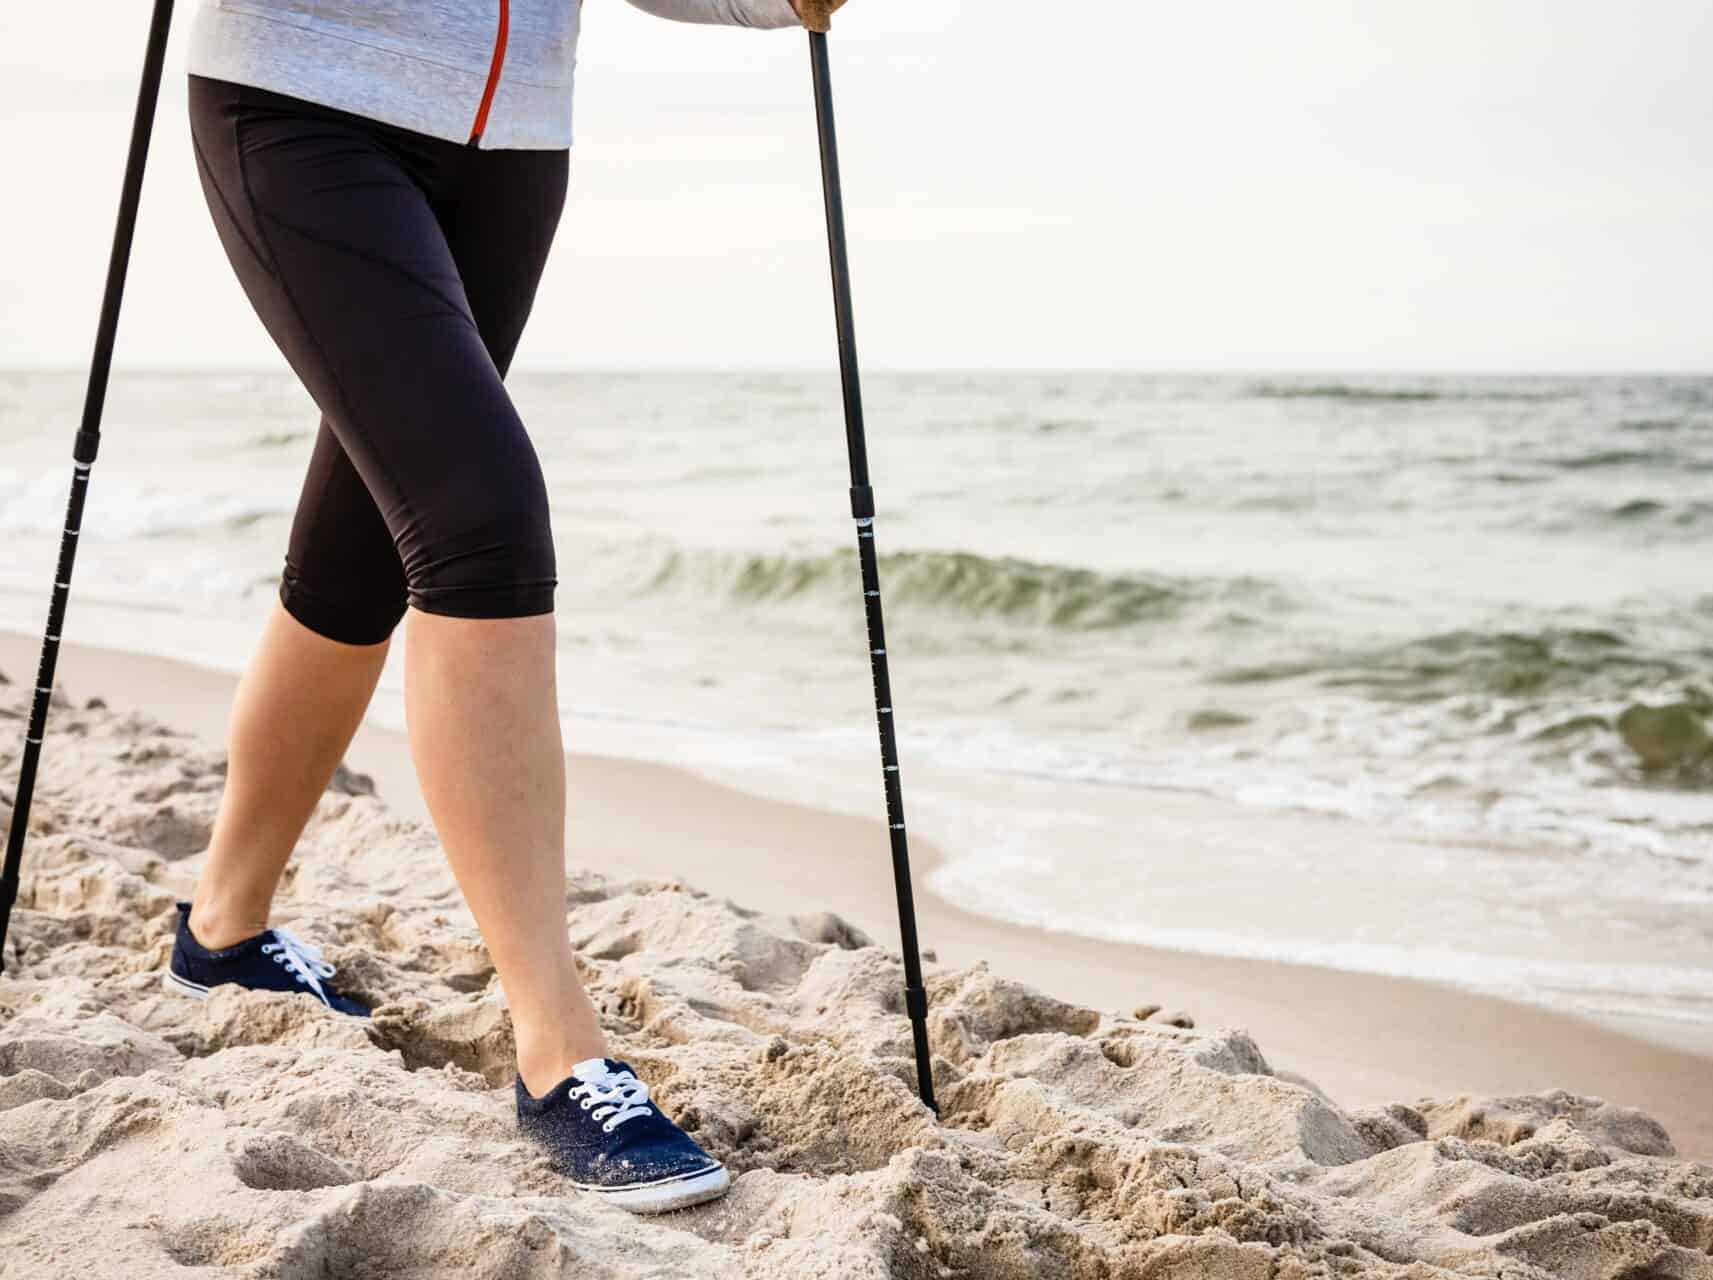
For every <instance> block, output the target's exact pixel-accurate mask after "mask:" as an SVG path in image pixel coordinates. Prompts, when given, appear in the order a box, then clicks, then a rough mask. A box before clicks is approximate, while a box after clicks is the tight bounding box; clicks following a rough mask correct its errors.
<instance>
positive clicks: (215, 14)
mask: <svg viewBox="0 0 1713 1280" xmlns="http://www.w3.org/2000/svg"><path fill="white" fill-rule="evenodd" d="M630 3H631V4H633V5H635V6H636V7H637V8H639V9H643V10H645V11H647V12H649V13H653V14H658V15H659V16H661V17H663V18H674V19H676V20H678V21H680V22H709V23H723V24H726V25H730V26H740V27H789V26H794V25H795V24H796V23H797V15H796V13H795V11H794V10H793V9H792V7H791V3H790V0H630ZM581 13H582V3H581V0H202V3H201V6H200V8H199V9H198V11H197V15H196V21H195V25H194V26H193V28H192V30H191V42H190V57H189V60H188V64H187V65H188V69H189V71H190V73H191V74H192V75H199V76H209V77H212V78H214V79H218V80H231V81H235V82H237V83H239V84H247V85H252V86H254V87H256V88H258V89H269V90H272V91H273V92H275V93H284V94H289V95H291V96H292V97H296V98H303V99H306V100H308V101H310V102H316V103H320V104H321V105H322V106H328V107H334V108H337V109H339V110H341V111H353V112H356V113H357V114H359V115H363V116H367V117H369V118H370V119H373V120H380V121H383V122H385V123H387V124H392V125H397V126H399V127H400V128H405V129H413V130H415V131H416V132H418V133H426V134H430V135H432V136H434V137H437V138H445V139H447V140H449V141H453V142H470V143H475V144H476V145H479V146H481V147H484V148H514V149H522V150H549V149H554V148H560V147H567V146H570V145H571V75H572V68H573V67H574V66H575V64H576V61H577V28H578V20H579V18H580V17H581Z"/></svg>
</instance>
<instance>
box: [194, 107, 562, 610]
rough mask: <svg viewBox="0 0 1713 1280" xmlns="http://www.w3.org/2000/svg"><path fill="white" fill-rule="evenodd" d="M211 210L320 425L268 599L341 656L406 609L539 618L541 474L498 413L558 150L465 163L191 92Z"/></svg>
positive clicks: (295, 113)
mask: <svg viewBox="0 0 1713 1280" xmlns="http://www.w3.org/2000/svg"><path fill="white" fill-rule="evenodd" d="M190 126H191V137H192V140H193V142H194V143H195V148H196V161H197V169H198V171H199V172H200V173H201V175H202V185H203V190H204V192H205V193H206V194H207V197H208V207H209V209H210V211H211V212H212V213H213V215H214V223H215V226H216V228H217V229H218V231H219V233H220V239H221V242H222V243H223V244H224V245H225V247H226V254H227V257H228V258H230V259H231V262H232V267H233V269H234V270H235V271H236V272H237V273H238V279H239V281H240V282H241V283H242V284H243V286H244V291H245V293H247V294H248V295H249V298H250V302H251V304H252V305H253V306H254V307H255V309H256V312H257V314H258V315H260V317H261V319H262V323H263V324H264V325H265V326H266V327H267V330H268V332H269V334H271V335H272V337H273V339H274V341H275V342H276V343H277V344H278V345H279V348H280V350H281V351H282V352H284V354H285V357H286V359H287V360H288V361H289V362H290V364H291V367H292V368H293V369H294V370H295V371H296V373H297V376H298V377H299V378H300V379H301V380H302V382H303V385H304V386H305V387H306V388H307V389H308V391H309V393H310V395H311V396H312V397H314V399H315V402H316V404H317V405H318V406H319V407H320V409H321V413H322V419H321V428H320V431H319V433H318V435H317V437H316V441H315V451H314V454H313V456H312V458H311V460H310V464H309V475H308V477H307V479H306V480H305V481H304V486H303V493H302V496H301V497H300V499H299V502H298V508H297V515H296V518H295V519H294V520H293V522H292V530H291V541H290V545H289V549H288V551H287V554H286V568H285V575H284V579H283V581H282V583H281V586H280V599H281V600H282V601H283V602H284V605H285V607H286V609H287V610H288V611H289V612H290V613H291V615H292V616H293V617H294V618H296V619H297V620H298V621H299V622H301V623H303V625H304V626H306V627H309V628H310V629H311V630H313V631H316V632H318V633H320V634H321V635H324V636H327V637H329V638H330V639H333V640H337V641H340V642H342V643H345V644H378V643H380V642H381V641H382V640H385V639H386V638H387V637H388V636H389V635H390V634H391V633H392V630H393V628H394V627H395V626H397V625H398V621H399V619H400V618H401V617H402V616H403V615H404V610H405V606H406V605H407V604H408V605H410V606H411V607H413V608H416V609H420V610H423V611H424V612H427V613H437V614H448V615H451V616H453V617H460V618H514V617H527V616H530V615H534V614H542V613H550V612H552V610H553V589H554V586H555V578H554V560H553V536H552V530H551V527H550V524H549V520H548V505H547V488H546V485H545V484H544V482H543V480H542V474H541V464H540V461H539V460H538V459H537V457H536V454H535V448H534V446H533V445H532V444H531V443H530V440H529V436H528V434H527V433H526V432H525V430H524V426H523V422H522V421H521V420H520V419H519V417H518V414H517V410H516V409H515V408H513V406H512V402H511V397H510V396H509V395H508V394H507V393H506V389H505V386H504V384H503V381H502V379H503V378H504V376H505V372H506V369H507V368H508V366H509V365H510V364H511V358H512V353H513V352H514V351H515V350H516V349H517V343H518V339H519V337H520V336H521V335H522V333H523V326H524V321H525V320H526V319H527V318H528V316H529V310H530V306H531V304H532V303H533V301H534V299H535V289H536V283H537V281H538V280H539V279H540V276H541V269H542V266H543V265H544V264H545V262H546V260H547V251H548V247H549V246H550V245H551V243H552V241H553V233H554V230H555V228H556V227H557V225H558V222H559V214H560V211H561V209H562V208H563V206H564V202H565V186H566V174H567V167H568V164H567V153H566V152H564V151H480V150H477V149H476V148H474V147H469V146H463V145H459V144H457V143H452V142H445V141H442V140H440V139H437V138H431V137H427V136H425V135H423V134H419V133H413V132H410V131H408V130H405V129H398V128H394V127H393V126H391V125H386V124H381V123H378V122H376V121H373V120H368V119H365V118H364V117H362V116H357V115H352V114H350V113H347V112H343V111H336V110H333V109H331V108H328V107H321V106H316V105H314V104H313V103H308V102H303V101H300V100H298V99H296V98H289V97H285V96H282V95H280V94H276V93H270V92H267V91H265V90H262V89H252V88H249V87H247V86H244V85H237V84H229V83H227V82H225V81H221V80H209V79H206V78H203V77H200V76H192V77H191V78H190Z"/></svg>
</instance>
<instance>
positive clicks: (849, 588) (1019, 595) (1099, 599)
mask: <svg viewBox="0 0 1713 1280" xmlns="http://www.w3.org/2000/svg"><path fill="white" fill-rule="evenodd" d="M631 554H632V555H633V556H634V552H633V553H631ZM880 574H881V582H882V586H883V589H884V590H885V593H886V598H887V600H889V601H897V602H900V603H905V604H909V605H912V606H915V607H917V608H926V609H931V610H935V611H939V612H943V613H949V614H955V615H958V616H962V617H966V618H983V619H991V620H996V621H1000V622H1004V623H1008V624H1012V625H1019V626H1035V627H1048V628H1054V629H1061V630H1066V631H1085V632H1093V631H1112V630H1118V629H1122V628H1126V627H1136V626H1145V625H1152V624H1159V623H1165V622H1170V621H1173V620H1174V619H1177V618H1179V617H1180V616H1181V615H1182V614H1183V613H1184V611H1185V609H1186V608H1187V607H1189V606H1191V605H1196V604H1213V605H1216V606H1220V605H1223V606H1226V607H1228V608H1230V609H1235V610H1239V611H1241V610H1244V609H1251V610H1255V609H1258V610H1269V609H1274V608H1278V607H1281V606H1282V605H1284V604H1285V603H1286V602H1285V600H1284V597H1283V593H1282V592H1281V591H1280V590H1279V589H1278V588H1276V587H1274V586H1273V585H1272V584H1270V583H1267V582H1264V581H1261V580H1259V579H1253V578H1233V579H1223V580H1219V579H1204V580H1196V579H1186V578H1174V577H1168V576H1166V575H1161V574H1146V573H1128V574H1107V573H1101V572H1099V571H1096V570H1093V569H1084V568H1076V567H1073V566H1070V565H1060V564H1044V563H1038V562H1035V561H1030V560H1022V559H1017V558H1012V557H993V558H990V557H987V556H981V555H976V554H973V553H970V552H963V551H899V552H893V553H891V554H888V555H882V556H881V562H880ZM618 585H620V586H621V587H622V588H624V589H626V590H628V591H630V592H632V593H634V594H651V593H656V592H677V591H683V590H696V591H702V592H706V593H708V594H709V595H711V596H714V597H716V598H720V599H725V600H730V601H735V602H739V603H752V604H753V603H791V602H797V601H803V600H813V601H815V602H821V601H831V600H835V599H845V598H854V597H855V595H856V593H857V591H858V589H859V587H858V573H857V561H856V553H855V552H854V551H839V552H833V553H829V554H825V555H819V556H793V555H756V554H744V553H737V552H709V551H686V550H683V549H681V548H676V547H654V548H651V551H650V553H649V554H648V555H646V556H644V557H642V558H640V560H638V559H632V560H631V563H629V564H628V565H627V566H626V568H625V569H623V570H622V571H621V572H620V574H619V583H618Z"/></svg>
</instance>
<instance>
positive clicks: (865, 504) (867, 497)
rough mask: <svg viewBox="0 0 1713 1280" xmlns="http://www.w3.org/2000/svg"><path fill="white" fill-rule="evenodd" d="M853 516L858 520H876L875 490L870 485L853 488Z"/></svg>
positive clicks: (853, 486)
mask: <svg viewBox="0 0 1713 1280" xmlns="http://www.w3.org/2000/svg"><path fill="white" fill-rule="evenodd" d="M851 516H852V517H853V518H854V519H857V520H872V519H874V490H873V489H871V488H870V487H869V486H868V485H866V484H858V485H852V486H851Z"/></svg>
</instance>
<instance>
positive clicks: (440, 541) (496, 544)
mask: <svg viewBox="0 0 1713 1280" xmlns="http://www.w3.org/2000/svg"><path fill="white" fill-rule="evenodd" d="M514 493H515V490H514ZM460 515H461V517H462V518H461V519H459V520H458V521H457V522H456V527H455V528H453V529H450V530H444V531H438V532H437V533H436V534H435V536H433V537H432V538H428V539H424V540H423V543H422V546H421V549H420V551H419V552H418V553H417V554H414V555H410V556H408V557H407V558H406V562H405V580H406V584H407V593H408V598H409V603H410V607H411V608H413V609H418V610H421V611H422V612H424V613H436V614H441V615H444V616H446V617H453V618H526V617H533V616H535V615H537V614H543V613H552V612H553V592H554V589H555V587H556V586H557V585H558V576H557V563H556V560H555V556H554V551H553V530H552V525H551V522H550V521H549V519H548V514H547V501H546V495H545V493H543V494H541V495H540V496H539V498H538V499H536V500H529V501H513V502H490V503H487V504H485V505H484V507H483V508H482V509H480V510H471V509H470V507H469V506H465V507H464V508H463V510H462V511H461V512H460Z"/></svg>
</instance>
